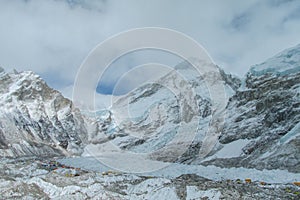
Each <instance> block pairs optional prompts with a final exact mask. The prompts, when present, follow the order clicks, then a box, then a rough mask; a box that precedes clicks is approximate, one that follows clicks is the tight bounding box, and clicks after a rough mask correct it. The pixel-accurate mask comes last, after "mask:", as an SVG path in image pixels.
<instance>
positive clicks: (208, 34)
mask: <svg viewBox="0 0 300 200" xmlns="http://www.w3.org/2000/svg"><path fill="white" fill-rule="evenodd" d="M149 26H151V27H153V26H154V27H164V28H170V29H174V30H177V31H180V32H182V33H185V34H187V35H189V36H191V37H192V38H194V39H195V40H196V41H198V42H199V43H200V44H201V45H202V46H203V47H204V48H205V49H206V50H207V51H208V52H209V54H210V56H211V57H212V58H213V60H214V61H215V63H217V64H218V65H219V66H221V67H222V68H224V69H225V70H226V71H227V72H231V73H234V74H237V75H240V76H242V75H244V74H245V73H246V72H247V70H248V69H249V67H250V66H251V65H253V64H256V63H260V62H263V61H264V60H265V59H267V58H268V57H271V56H273V55H274V54H276V53H278V52H279V51H281V50H283V49H285V48H288V47H292V46H295V45H296V44H299V43H300V37H299V33H300V1H298V0H263V1H262V0H247V1H241V0H226V1H224V0H186V1H182V0H151V1H150V0H149V1H143V0H124V1H118V0H103V1H101V0H99V1H98V0H0V66H2V67H4V68H5V69H6V70H8V71H9V70H11V69H14V68H15V69H17V70H32V71H35V72H36V73H38V74H40V75H41V76H42V77H43V78H44V79H45V80H46V81H47V82H48V83H49V84H50V86H52V87H55V88H57V89H61V90H62V89H63V88H64V87H67V86H70V85H72V83H73V82H74V78H75V76H76V73H77V70H78V68H79V66H80V64H81V63H82V61H83V60H84V58H85V57H86V56H87V55H88V53H89V52H90V51H91V50H92V49H93V48H94V47H95V46H96V45H97V44H98V43H100V42H102V41H103V40H105V39H106V38H108V37H110V36H112V35H113V34H117V33H119V32H120V31H125V30H128V29H131V28H140V27H149ZM135 57H137V58H135ZM138 57H139V55H137V56H134V55H131V57H130V56H129V58H128V59H125V60H123V61H122V60H121V61H120V62H119V63H118V65H119V66H120V65H123V66H124V68H125V69H127V70H128V69H129V68H130V67H131V66H130V65H136V64H142V63H141V59H139V58H138ZM140 57H143V56H141V55H140ZM154 57H155V56H154ZM154 57H153V55H152V56H148V58H147V59H146V60H149V59H150V58H154ZM158 57H159V56H158ZM161 57H163V56H161ZM128 61H130V62H128ZM149 61H150V60H149ZM170 64H174V63H170ZM112 71H114V70H112ZM118 71H119V72H120V73H121V72H124V70H123V71H122V70H118ZM112 74H115V73H112ZM115 79H116V78H112V80H113V81H110V82H109V81H107V82H106V83H105V84H104V86H103V88H102V89H100V91H102V92H106V93H107V92H109V91H110V90H111V88H112V86H113V84H114V82H115Z"/></svg>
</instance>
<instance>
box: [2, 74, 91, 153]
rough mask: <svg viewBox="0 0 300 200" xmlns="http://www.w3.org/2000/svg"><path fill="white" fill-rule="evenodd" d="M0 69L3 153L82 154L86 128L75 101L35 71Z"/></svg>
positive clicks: (85, 139)
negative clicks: (50, 84)
mask: <svg viewBox="0 0 300 200" xmlns="http://www.w3.org/2000/svg"><path fill="white" fill-rule="evenodd" d="M0 71H1V72H0V107H1V110H0V156H30V155H40V156H51V155H62V154H69V153H71V154H72V153H75V154H76V153H77V154H78V153H80V152H81V147H82V146H83V145H84V144H86V142H87V130H86V127H85V122H84V119H83V117H82V115H81V113H80V111H79V110H78V109H76V108H74V106H73V104H72V102H71V101H70V100H68V99H66V98H64V97H63V96H62V95H61V94H60V93H59V92H58V91H56V90H53V89H51V88H50V87H48V86H47V84H46V83H45V82H44V81H43V80H42V79H41V78H40V77H38V76H37V75H35V74H34V73H32V72H22V73H18V72H14V73H5V72H4V70H3V69H1V70H0Z"/></svg>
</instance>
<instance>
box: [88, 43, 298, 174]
mask: <svg viewBox="0 0 300 200" xmlns="http://www.w3.org/2000/svg"><path fill="white" fill-rule="evenodd" d="M175 69H176V70H174V71H173V72H171V73H169V74H167V75H166V76H164V77H162V78H161V79H159V80H158V81H157V82H155V83H149V84H146V85H144V86H142V87H140V88H138V89H136V90H134V91H133V92H131V93H129V94H128V95H126V96H125V97H122V98H120V99H118V100H117V101H116V103H115V104H114V106H113V108H112V110H111V112H112V123H114V124H115V125H114V126H116V127H117V129H114V131H112V132H109V133H108V132H107V133H106V134H108V135H111V140H110V142H111V141H112V142H113V144H115V145H116V146H117V147H119V148H120V149H122V150H126V151H131V152H134V153H149V155H150V156H149V157H148V158H151V159H154V160H161V161H169V162H183V163H187V164H201V165H217V166H221V167H246V168H257V169H287V170H289V171H291V172H297V173H298V172H300V171H299V170H300V157H299V155H300V154H299V153H300V135H299V134H300V129H299V127H300V126H299V122H300V108H299V107H300V98H299V91H300V89H299V86H300V45H298V46H296V47H294V48H291V49H287V50H285V51H283V52H281V53H279V54H278V55H276V56H275V57H273V58H270V59H268V60H267V61H266V62H264V63H262V64H259V65H255V66H253V67H251V69H250V70H249V72H248V73H247V75H246V77H245V78H244V79H243V80H242V81H240V80H239V79H238V78H236V77H233V76H231V75H227V74H225V73H224V72H223V71H222V70H220V69H219V70H220V71H219V73H220V74H221V76H214V75H212V74H202V75H201V76H200V75H199V73H197V72H196V71H195V70H193V69H192V68H191V67H190V65H189V64H188V63H186V62H185V63H181V64H179V65H178V66H176V68H175ZM178 73H179V74H180V75H179V76H178V75H177V74H178ZM181 76H183V77H185V78H186V80H187V81H186V82H184V81H182V79H181ZM204 77H206V79H205V78H204ZM207 77H209V78H208V79H207ZM209 79H210V80H211V82H210V83H216V82H221V83H222V84H223V85H224V89H225V91H226V92H225V93H226V96H227V97H226V99H225V101H226V102H225V105H226V108H225V107H224V113H225V116H226V117H225V124H224V127H223V126H220V127H218V123H220V121H218V122H217V123H216V124H213V126H214V127H218V128H219V129H221V130H222V132H221V134H220V135H218V141H217V143H216V144H214V145H213V148H212V149H209V151H208V153H209V154H208V155H206V156H205V158H203V156H201V153H202V152H201V151H203V144H205V139H206V138H207V134H208V132H207V128H208V126H211V125H212V124H211V123H212V122H214V121H213V120H211V119H212V118H211V117H212V113H213V112H214V108H213V105H212V104H213V103H212V99H211V97H210V93H209V91H208V89H207V87H206V85H205V83H206V82H205V81H207V80H209ZM186 85H192V87H191V88H188V86H186ZM185 86H186V88H188V89H192V91H193V92H191V93H187V91H189V90H187V89H183V88H184V87H185ZM176 89H177V90H179V91H180V92H179V93H176V92H174V91H176ZM192 98H195V99H196V102H197V105H195V104H194V102H195V101H193V100H194V99H192ZM182 124H185V125H186V126H183V125H182ZM220 124H222V123H220ZM195 125H196V126H197V130H196V131H195V129H193V128H194V127H195ZM182 127H184V129H183V130H182V131H183V132H185V136H186V138H181V140H176V142H172V140H173V139H174V137H176V134H177V133H178V130H179V129H180V128H182ZM218 128H216V129H214V130H215V131H217V130H218ZM194 132H196V134H195V135H194V137H195V138H193V142H192V143H191V144H190V143H189V142H190V136H189V135H191V134H194ZM209 137H210V135H209ZM105 145H106V143H103V144H101V145H100V146H98V147H95V146H94V147H92V148H90V149H89V150H90V151H98V153H100V154H101V151H102V150H103V149H105V148H106V146H105ZM182 149H184V150H185V151H184V152H182ZM204 149H206V148H204Z"/></svg>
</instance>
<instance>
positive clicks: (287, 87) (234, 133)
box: [203, 46, 300, 173]
mask: <svg viewBox="0 0 300 200" xmlns="http://www.w3.org/2000/svg"><path fill="white" fill-rule="evenodd" d="M299 66H300V46H297V47H295V48H292V49H288V50H286V51H284V52H282V53H280V54H278V55H277V56H275V57H273V58H271V59H269V60H267V61H266V62H264V63H262V64H260V65H256V66H254V67H252V68H251V70H250V71H249V73H248V74H247V76H246V79H245V87H244V88H241V89H239V90H238V91H237V92H236V94H235V95H234V96H233V97H231V98H230V100H229V103H228V105H227V116H228V117H227V119H226V124H225V127H224V129H223V133H222V135H221V137H220V139H219V142H220V146H223V145H224V144H225V146H226V144H227V145H228V144H230V143H232V142H234V141H238V140H240V141H241V140H246V139H247V140H248V144H247V145H245V146H244V148H242V152H241V155H240V156H239V157H235V158H213V156H212V157H211V159H212V160H210V161H206V162H204V163H203V164H215V165H219V166H224V167H231V166H244V167H254V168H258V169H288V170H289V171H292V172H298V173H299V172H300V154H299V153H300V145H299V144H300V125H299V122H300V71H299ZM232 151H234V149H232Z"/></svg>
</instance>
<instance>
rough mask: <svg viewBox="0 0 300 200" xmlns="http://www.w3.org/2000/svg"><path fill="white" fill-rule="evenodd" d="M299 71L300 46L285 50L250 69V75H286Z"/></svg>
mask: <svg viewBox="0 0 300 200" xmlns="http://www.w3.org/2000/svg"><path fill="white" fill-rule="evenodd" d="M299 71H300V44H298V45H297V46H294V47H291V48H289V49H286V50H284V51H282V52H280V53H278V54H277V55H275V56H274V57H271V58H269V59H268V60H266V61H265V62H263V63H261V64H257V65H254V66H252V67H251V69H250V73H251V74H252V75H255V76H261V75H264V74H274V75H278V76H280V75H286V74H290V73H297V72H299Z"/></svg>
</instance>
